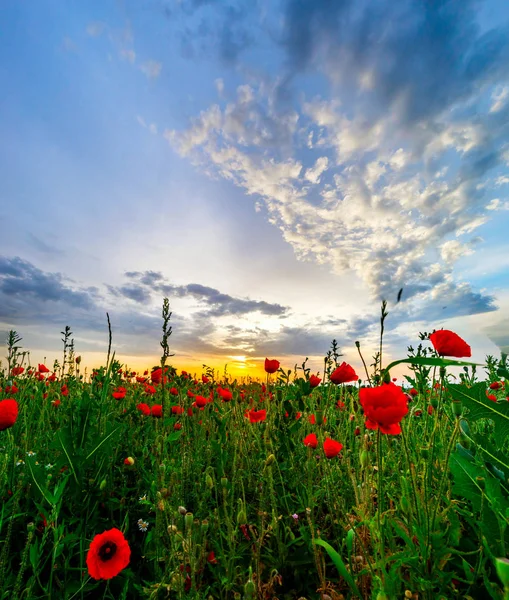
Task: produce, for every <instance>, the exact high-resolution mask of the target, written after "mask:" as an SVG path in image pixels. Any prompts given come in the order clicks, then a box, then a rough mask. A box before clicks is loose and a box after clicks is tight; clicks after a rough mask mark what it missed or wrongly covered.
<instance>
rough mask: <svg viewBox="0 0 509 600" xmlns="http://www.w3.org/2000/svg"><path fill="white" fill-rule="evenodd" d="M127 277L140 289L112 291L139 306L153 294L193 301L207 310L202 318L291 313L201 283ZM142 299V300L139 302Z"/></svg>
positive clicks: (152, 276) (155, 274)
mask: <svg viewBox="0 0 509 600" xmlns="http://www.w3.org/2000/svg"><path fill="white" fill-rule="evenodd" d="M126 275H127V276H128V277H129V278H130V279H133V280H137V281H138V282H139V284H142V285H143V286H146V287H145V288H143V287H141V285H129V286H125V287H121V288H112V291H113V292H114V293H116V294H118V293H120V294H122V295H124V296H126V295H127V294H126V290H127V291H128V292H129V294H130V295H127V297H130V298H131V299H133V300H136V301H138V302H146V301H147V299H148V297H149V291H148V290H147V289H146V288H150V290H151V291H154V292H159V293H162V294H164V295H165V296H168V297H169V298H171V296H177V297H179V298H183V297H192V298H195V299H197V300H198V301H199V302H201V303H202V304H204V305H205V306H208V307H209V308H208V310H206V311H205V312H203V313H200V314H202V316H203V317H209V318H210V317H222V316H225V315H246V314H249V313H253V312H260V313H262V314H264V315H269V316H282V315H286V314H287V312H288V310H289V309H288V307H286V306H281V305H280V304H271V303H269V302H265V301H264V300H250V299H248V298H235V297H233V296H230V295H229V294H223V293H221V292H220V291H219V290H216V289H215V288H211V287H208V286H204V285H201V284H199V283H189V284H187V285H172V284H168V283H165V281H164V278H163V275H162V274H161V273H158V272H154V271H145V272H143V273H140V272H135V271H130V272H128V273H126ZM138 298H139V299H138Z"/></svg>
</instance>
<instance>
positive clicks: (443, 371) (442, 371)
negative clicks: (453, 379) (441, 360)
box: [439, 367, 447, 379]
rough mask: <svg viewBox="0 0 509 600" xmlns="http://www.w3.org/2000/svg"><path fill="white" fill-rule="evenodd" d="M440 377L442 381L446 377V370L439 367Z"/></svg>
mask: <svg viewBox="0 0 509 600" xmlns="http://www.w3.org/2000/svg"><path fill="white" fill-rule="evenodd" d="M439 372H440V377H441V378H442V379H443V378H444V377H445V376H446V373H447V370H446V368H445V367H440V371H439Z"/></svg>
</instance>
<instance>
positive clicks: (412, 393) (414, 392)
mask: <svg viewBox="0 0 509 600" xmlns="http://www.w3.org/2000/svg"><path fill="white" fill-rule="evenodd" d="M408 393H409V394H410V396H413V397H414V398H415V396H418V395H419V392H418V391H417V390H416V389H415V388H412V389H411V390H408Z"/></svg>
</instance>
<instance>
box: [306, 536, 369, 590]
mask: <svg viewBox="0 0 509 600" xmlns="http://www.w3.org/2000/svg"><path fill="white" fill-rule="evenodd" d="M314 543H315V544H317V545H318V546H322V547H323V548H325V550H327V554H328V555H329V556H330V558H331V560H332V562H333V563H334V565H335V567H336V569H337V570H338V572H339V574H340V575H341V577H343V579H344V580H345V581H346V582H347V584H348V586H349V587H350V589H351V590H352V591H353V592H355V593H356V594H357V596H359V598H362V594H361V592H360V591H359V588H358V587H357V585H356V583H355V581H354V579H353V577H352V576H351V575H350V573H349V572H348V571H347V569H346V566H345V563H344V562H343V559H342V558H341V556H339V554H338V553H337V552H336V551H335V550H334V548H333V547H332V546H331V545H330V544H328V543H327V542H326V541H324V540H320V539H318V540H314Z"/></svg>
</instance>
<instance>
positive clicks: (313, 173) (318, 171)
mask: <svg viewBox="0 0 509 600" xmlns="http://www.w3.org/2000/svg"><path fill="white" fill-rule="evenodd" d="M328 165H329V159H328V158H327V157H326V156H320V158H318V159H317V160H316V162H315V164H314V166H313V167H311V168H310V169H307V171H306V173H305V175H304V177H305V178H306V179H307V180H308V181H310V182H311V183H320V177H321V176H322V175H323V173H325V171H326V170H327V167H328Z"/></svg>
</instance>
